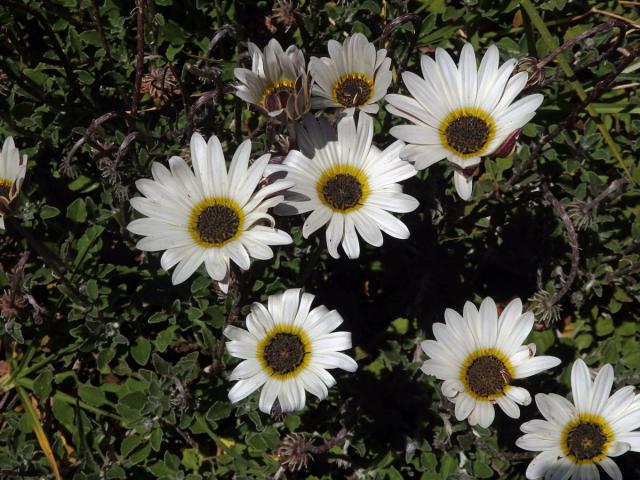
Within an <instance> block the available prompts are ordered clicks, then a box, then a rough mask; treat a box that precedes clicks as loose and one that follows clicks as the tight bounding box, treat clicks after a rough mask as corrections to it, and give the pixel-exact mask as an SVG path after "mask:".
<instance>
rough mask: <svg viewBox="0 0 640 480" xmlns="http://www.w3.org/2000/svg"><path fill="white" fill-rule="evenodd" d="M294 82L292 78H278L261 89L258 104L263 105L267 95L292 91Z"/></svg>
mask: <svg viewBox="0 0 640 480" xmlns="http://www.w3.org/2000/svg"><path fill="white" fill-rule="evenodd" d="M295 86H296V84H295V82H294V81H293V80H287V79H284V80H278V81H277V82H273V83H272V84H271V85H269V86H268V87H267V88H265V89H264V90H263V91H262V95H260V102H259V104H260V105H262V106H263V107H264V106H265V100H266V99H267V97H268V96H269V95H273V94H274V93H280V92H293V89H294V88H295Z"/></svg>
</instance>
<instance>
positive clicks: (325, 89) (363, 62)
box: [309, 33, 391, 114]
mask: <svg viewBox="0 0 640 480" xmlns="http://www.w3.org/2000/svg"><path fill="white" fill-rule="evenodd" d="M328 49H329V58H327V57H322V58H317V57H311V60H310V61H309V71H310V72H311V76H312V77H313V80H314V82H315V84H314V86H313V89H312V93H313V95H314V97H313V98H312V99H311V108H327V107H329V108H331V107H338V108H344V109H345V112H346V113H347V114H351V113H353V111H354V110H355V109H356V108H359V109H361V110H363V111H365V112H368V113H377V112H378V105H377V103H376V102H378V101H379V100H380V99H381V98H382V97H384V96H385V94H386V93H387V89H388V88H389V85H390V84H391V59H390V58H387V51H386V50H385V49H381V50H378V51H377V52H376V47H375V46H374V45H373V43H371V42H369V40H367V37H365V36H364V35H363V34H361V33H356V34H354V35H351V36H350V37H348V38H346V39H345V41H344V43H343V44H340V43H339V42H337V41H335V40H329V44H328Z"/></svg>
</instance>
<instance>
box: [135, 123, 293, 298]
mask: <svg viewBox="0 0 640 480" xmlns="http://www.w3.org/2000/svg"><path fill="white" fill-rule="evenodd" d="M250 154H251V141H250V140H245V141H244V142H242V144H241V145H240V146H239V147H238V149H237V150H236V152H235V154H234V156H233V160H231V165H230V167H229V171H228V172H227V166H226V164H225V159H224V154H223V152H222V146H221V145H220V141H219V140H218V137H216V136H212V137H211V138H210V139H209V141H208V142H205V140H204V138H203V137H202V135H200V134H199V133H194V134H193V136H192V137H191V162H192V164H193V170H192V169H191V168H190V167H189V165H187V163H186V162H185V161H184V160H183V159H182V158H180V157H176V156H174V157H171V158H170V159H169V168H170V169H167V168H166V167H165V166H164V165H162V164H160V163H157V162H154V164H153V166H152V167H151V172H152V175H153V180H150V179H141V180H138V181H137V182H136V186H137V187H138V190H139V191H140V192H141V193H142V194H143V195H144V197H136V198H132V199H131V206H132V207H133V208H134V209H136V210H137V211H138V212H140V213H142V214H143V215H145V216H146V217H148V218H141V219H137V220H133V221H132V222H131V223H130V224H129V225H128V226H127V228H128V229H129V231H131V232H133V233H135V234H138V235H144V236H145V238H143V239H142V240H140V241H139V242H138V244H137V245H136V246H137V248H139V249H140V250H144V251H151V252H154V251H160V250H165V252H164V253H163V255H162V258H161V264H162V268H164V269H165V270H167V271H168V270H169V269H171V268H172V267H174V266H175V267H176V268H175V270H174V271H173V276H172V278H171V280H172V282H173V284H174V285H176V284H178V283H181V282H184V281H185V280H186V279H187V278H189V277H190V276H191V275H192V274H193V273H194V272H195V271H196V269H197V268H198V267H199V266H200V265H201V264H202V263H204V264H205V267H206V270H207V273H208V274H209V276H210V277H211V278H212V279H213V280H216V281H218V282H220V287H221V288H222V290H223V291H226V289H227V287H228V277H229V267H230V265H229V260H230V259H231V260H233V262H234V263H235V264H236V265H238V266H239V267H240V268H241V269H243V270H247V269H248V268H249V265H250V257H253V258H256V259H259V260H268V259H270V258H272V257H273V251H272V250H271V248H270V247H269V245H286V244H288V243H291V242H292V239H291V237H290V236H289V234H288V233H286V232H283V231H281V230H277V229H276V228H275V227H274V225H275V222H274V219H273V217H272V216H271V215H269V214H268V213H267V210H268V209H269V208H271V207H273V206H275V205H277V204H278V203H280V202H281V201H282V199H283V196H282V195H281V194H280V193H281V192H282V191H283V190H284V189H286V188H288V187H289V186H291V183H290V182H287V181H282V180H279V181H276V182H274V183H272V184H271V185H268V186H266V187H264V188H261V189H260V190H258V191H257V192H256V191H255V190H256V187H257V186H258V184H259V183H260V181H261V180H262V178H263V175H264V171H265V168H266V166H267V163H268V162H269V155H268V154H267V155H263V156H261V157H260V158H258V159H257V160H256V161H255V162H254V163H253V164H252V165H251V166H249V156H250ZM265 223H266V224H265Z"/></svg>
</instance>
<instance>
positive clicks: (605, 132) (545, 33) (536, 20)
mask: <svg viewBox="0 0 640 480" xmlns="http://www.w3.org/2000/svg"><path fill="white" fill-rule="evenodd" d="M520 6H521V8H522V9H523V10H524V11H525V12H526V13H527V15H528V17H529V19H530V20H531V22H532V23H533V25H534V26H535V27H536V29H537V30H538V32H539V33H540V36H541V37H542V39H543V41H544V42H545V43H546V44H547V47H548V48H554V47H555V46H556V43H557V42H556V40H555V39H554V37H553V36H552V35H551V32H549V29H548V28H547V26H546V25H545V24H544V21H543V20H542V17H541V16H540V14H539V13H538V11H537V9H536V7H535V6H534V4H533V3H532V1H531V0H520ZM557 59H558V64H559V65H560V68H561V69H562V71H563V72H564V73H565V75H566V76H567V77H568V78H569V79H570V80H569V84H570V85H571V87H572V88H573V89H574V90H575V92H576V94H577V95H578V97H579V98H580V100H582V101H584V100H585V99H587V94H586V92H585V91H584V88H583V87H582V85H581V84H580V82H578V81H577V80H576V79H575V74H574V72H573V69H572V68H571V66H570V65H569V62H567V60H566V59H565V58H564V56H563V55H562V54H560V55H558V57H557ZM585 110H586V111H587V113H588V114H589V116H590V117H591V118H593V121H594V122H595V124H596V127H597V129H598V130H599V131H600V134H601V135H602V138H603V139H604V142H605V143H606V144H607V147H608V148H609V151H610V152H611V154H612V155H613V156H614V157H615V159H616V160H617V162H618V164H619V165H620V168H621V169H622V171H624V174H625V175H626V176H627V177H628V178H629V179H630V180H631V181H633V182H634V183H636V181H635V179H633V177H632V175H631V172H630V171H629V168H628V167H627V165H626V163H625V162H624V159H623V158H622V154H621V153H620V150H619V148H618V145H617V144H616V142H615V141H614V140H613V137H612V136H611V134H610V133H609V129H608V128H607V127H606V126H605V125H604V123H603V122H602V120H601V119H600V116H599V115H598V112H597V111H596V110H595V109H594V108H593V107H592V106H591V105H587V106H586V108H585Z"/></svg>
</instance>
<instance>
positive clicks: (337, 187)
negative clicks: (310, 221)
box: [316, 165, 371, 213]
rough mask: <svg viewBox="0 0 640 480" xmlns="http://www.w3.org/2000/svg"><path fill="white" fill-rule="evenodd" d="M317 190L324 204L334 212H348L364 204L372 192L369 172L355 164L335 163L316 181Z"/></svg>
mask: <svg viewBox="0 0 640 480" xmlns="http://www.w3.org/2000/svg"><path fill="white" fill-rule="evenodd" d="M316 192H317V193H318V198H319V199H320V201H321V202H322V204H323V205H325V206H327V207H329V208H330V209H331V210H333V211H334V212H339V213H348V212H353V211H355V210H358V209H359V208H361V207H362V206H363V205H364V202H365V200H366V199H367V197H368V196H369V194H370V193H371V188H370V187H369V179H368V177H367V174H366V173H365V172H364V171H363V170H362V169H360V168H358V167H355V166H353V165H334V166H332V167H330V168H328V169H326V170H325V171H324V172H322V175H321V176H320V178H319V179H318V181H317V182H316Z"/></svg>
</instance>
